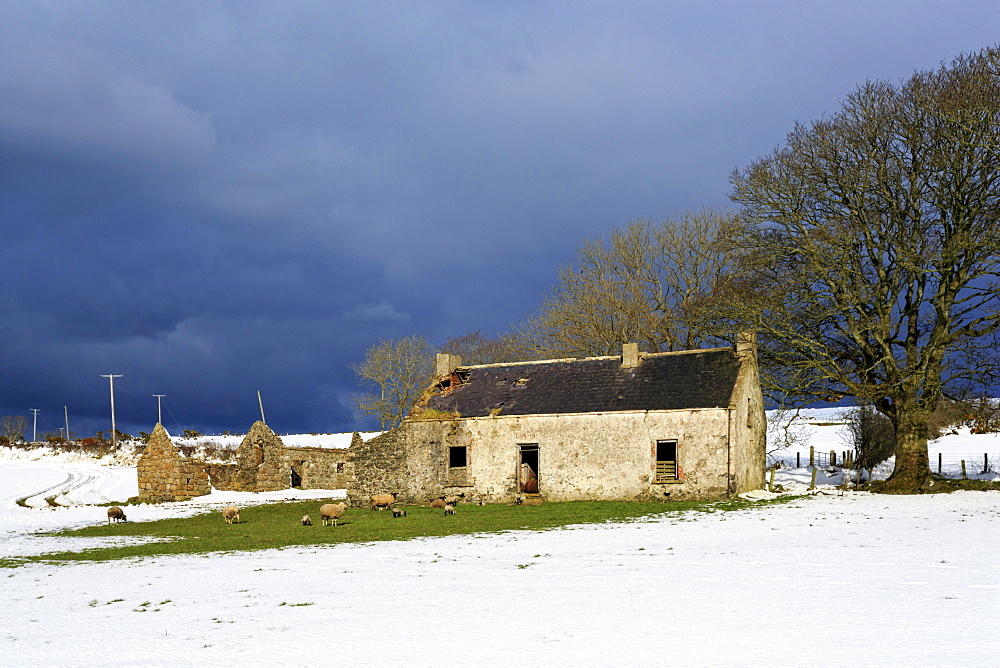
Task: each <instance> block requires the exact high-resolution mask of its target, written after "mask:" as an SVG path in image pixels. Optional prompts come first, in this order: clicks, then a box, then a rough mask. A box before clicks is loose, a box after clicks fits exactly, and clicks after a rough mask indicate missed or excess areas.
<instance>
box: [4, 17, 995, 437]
mask: <svg viewBox="0 0 1000 668" xmlns="http://www.w3.org/2000/svg"><path fill="white" fill-rule="evenodd" d="M998 28H1000V4H998V3H996V2H994V1H993V0H983V1H981V2H976V1H961V0H959V1H956V2H952V3H943V2H916V1H914V2H877V3H872V2H830V3H807V2H797V1H796V2H792V1H789V2H745V1H744V2H694V1H690V2H633V3H618V2H614V3H613V2H604V3H567V2H556V3H549V2H524V3H520V2H504V3H494V2H491V3H485V2H482V3H481V2H468V1H467V2H383V3H378V2H366V3H357V2H351V3H346V2H344V3H339V2H294V3H288V2H245V1H241V2H215V3H205V2H183V1H174V2H169V3H166V2H164V3H132V2H77V1H72V2H58V1H56V2H29V1H18V2H15V1H7V2H0V231H2V235H0V239H2V241H3V250H4V252H3V253H2V256H0V257H2V258H3V259H2V264H0V416H2V415H25V416H28V417H30V415H31V413H30V410H29V409H31V408H37V409H39V410H40V411H41V412H40V413H39V414H38V430H39V433H40V434H41V433H43V432H46V431H57V430H58V428H59V427H60V426H62V425H63V406H68V408H69V417H70V428H71V430H72V431H74V432H77V433H80V434H82V435H92V434H93V433H94V432H95V431H96V430H97V429H105V430H106V429H108V428H109V426H110V414H109V406H108V404H109V396H108V394H109V393H108V381H107V379H105V378H101V377H100V376H101V374H109V373H115V374H123V376H124V377H123V378H120V379H116V386H115V387H116V396H115V403H116V416H117V421H118V425H119V428H122V429H124V430H125V431H131V432H132V433H135V432H136V431H138V430H144V431H150V430H151V427H152V425H153V424H154V423H155V421H156V399H155V398H154V397H153V396H152V395H153V394H165V395H166V397H165V399H164V402H165V403H164V406H165V408H166V409H167V410H168V411H169V412H166V411H165V414H164V423H165V426H166V427H167V428H168V430H170V431H172V432H179V431H180V430H181V429H188V428H190V429H198V430H199V431H203V432H218V431H220V430H231V431H239V432H243V431H245V430H246V429H247V428H248V427H249V426H250V424H251V423H252V422H253V420H254V419H256V418H257V417H258V416H259V412H258V408H257V395H256V392H257V390H260V391H261V392H263V393H264V395H265V411H266V413H267V418H268V423H269V425H271V426H272V427H273V428H274V429H275V430H277V431H279V432H282V433H287V432H313V431H320V432H326V431H346V430H350V429H354V428H358V427H371V426H373V423H372V422H366V421H359V420H357V419H356V418H355V416H354V415H353V413H352V411H351V403H350V397H351V394H352V393H354V392H357V391H358V388H357V386H356V382H355V377H354V373H353V372H352V371H351V369H350V364H352V363H354V362H357V361H358V360H360V359H361V358H362V357H363V355H364V352H365V350H366V349H367V348H368V347H369V346H370V345H373V344H375V343H377V342H378V341H379V339H380V338H395V337H400V336H405V335H409V334H415V333H418V334H423V335H424V336H426V337H427V338H428V339H429V340H431V341H432V342H433V343H435V344H440V343H442V342H444V341H445V340H446V339H447V338H449V337H450V336H458V335H461V334H464V333H466V332H469V331H474V330H482V331H483V332H485V333H495V332H496V331H498V330H502V329H506V328H508V327H509V325H510V324H511V323H513V322H516V321H520V320H522V319H523V318H524V317H525V316H526V315H527V314H529V313H531V312H532V311H534V310H535V309H536V308H537V306H538V304H539V300H540V297H541V295H542V294H543V293H545V292H546V291H548V290H549V289H550V288H551V287H552V285H553V283H554V281H555V278H556V272H557V270H558V268H559V267H560V266H561V265H564V264H566V263H568V262H569V261H571V260H572V259H573V256H574V253H575V251H576V249H577V248H578V247H579V245H580V244H581V241H582V240H583V239H584V237H588V236H600V235H603V234H605V233H606V232H607V231H608V230H610V229H611V228H613V227H615V226H619V225H623V224H625V223H628V222H629V221H631V220H633V219H635V218H639V217H645V218H649V219H653V220H660V219H663V218H666V217H669V216H671V215H674V214H677V213H679V212H681V211H684V210H687V209H699V208H702V207H705V206H711V207H724V206H727V205H728V192H729V185H728V178H729V174H730V173H731V171H732V170H733V169H734V168H739V167H743V166H745V165H746V164H747V163H748V162H749V161H750V160H752V159H753V158H755V157H757V156H758V155H761V154H763V153H767V152H769V151H771V150H772V149H773V148H775V147H776V146H778V145H779V144H780V143H781V141H782V139H783V137H784V135H785V134H786V133H787V132H788V131H790V130H791V129H792V126H793V124H794V123H795V122H796V121H797V120H799V121H809V120H812V119H816V118H819V117H821V116H822V115H823V114H824V113H829V112H832V111H834V110H836V109H837V108H838V106H839V100H840V99H842V98H843V96H844V95H845V94H846V93H847V92H849V91H850V90H852V89H853V88H854V87H855V86H857V85H858V84H860V83H862V82H864V81H865V80H866V79H888V80H892V81H898V80H900V79H902V78H905V77H906V76H908V75H909V74H910V73H912V72H913V71H914V70H915V69H928V68H933V67H936V66H937V65H939V64H940V63H941V62H942V61H948V60H950V59H951V58H953V57H954V56H956V55H958V54H959V53H961V52H967V51H974V50H978V49H980V48H982V47H984V46H988V45H989V44H991V43H993V42H994V41H995V40H996V35H997V29H998Z"/></svg>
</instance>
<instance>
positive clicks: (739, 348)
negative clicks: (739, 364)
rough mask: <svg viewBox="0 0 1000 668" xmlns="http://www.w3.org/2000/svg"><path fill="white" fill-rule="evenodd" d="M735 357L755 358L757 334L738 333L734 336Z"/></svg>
mask: <svg viewBox="0 0 1000 668" xmlns="http://www.w3.org/2000/svg"><path fill="white" fill-rule="evenodd" d="M736 356H737V357H739V358H744V357H750V358H752V359H756V358H757V332H740V333H738V334H737V335H736Z"/></svg>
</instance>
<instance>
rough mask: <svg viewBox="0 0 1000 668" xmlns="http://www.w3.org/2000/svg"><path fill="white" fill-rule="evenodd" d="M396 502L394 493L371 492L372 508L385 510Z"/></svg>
mask: <svg viewBox="0 0 1000 668" xmlns="http://www.w3.org/2000/svg"><path fill="white" fill-rule="evenodd" d="M394 503H396V493H395V492H393V493H391V494H373V495H372V510H385V509H386V508H388V507H389V506H391V505H392V504H394Z"/></svg>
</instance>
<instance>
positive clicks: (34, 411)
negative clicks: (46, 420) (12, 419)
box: [29, 408, 39, 443]
mask: <svg viewBox="0 0 1000 668" xmlns="http://www.w3.org/2000/svg"><path fill="white" fill-rule="evenodd" d="M29 410H30V411H31V413H32V415H33V416H34V418H35V426H34V427H32V429H31V442H32V443H37V442H38V413H39V409H38V408H31V409H29Z"/></svg>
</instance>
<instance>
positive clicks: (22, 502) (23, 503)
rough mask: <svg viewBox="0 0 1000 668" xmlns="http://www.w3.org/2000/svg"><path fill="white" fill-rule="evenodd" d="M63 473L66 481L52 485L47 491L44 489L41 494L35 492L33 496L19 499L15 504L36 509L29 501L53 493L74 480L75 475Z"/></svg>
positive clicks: (29, 495) (67, 472)
mask: <svg viewBox="0 0 1000 668" xmlns="http://www.w3.org/2000/svg"><path fill="white" fill-rule="evenodd" d="M63 473H65V474H66V478H65V479H64V480H62V481H60V482H57V483H56V484H55V485H52V486H51V487H47V488H45V489H43V490H41V491H39V492H34V493H32V494H28V495H27V496H22V497H19V498H17V499H15V501H14V503H16V504H17V505H19V506H21V507H23V508H35V507H36V506H32V505H31V504H29V503H28V499H33V498H35V497H36V496H41V495H43V494H45V493H46V492H51V491H52V490H54V489H57V488H60V487H62V486H63V485H65V484H66V483H67V482H69V481H71V480H72V479H73V474H72V473H70V472H69V471H65V470H64V471H63Z"/></svg>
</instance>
